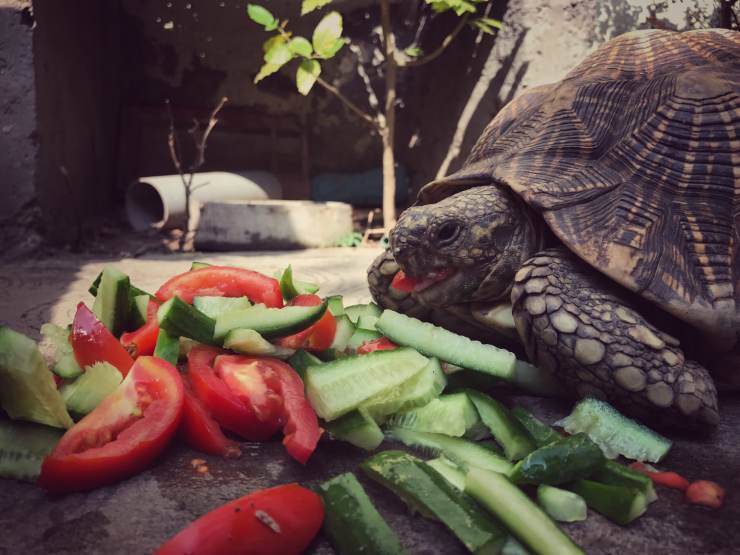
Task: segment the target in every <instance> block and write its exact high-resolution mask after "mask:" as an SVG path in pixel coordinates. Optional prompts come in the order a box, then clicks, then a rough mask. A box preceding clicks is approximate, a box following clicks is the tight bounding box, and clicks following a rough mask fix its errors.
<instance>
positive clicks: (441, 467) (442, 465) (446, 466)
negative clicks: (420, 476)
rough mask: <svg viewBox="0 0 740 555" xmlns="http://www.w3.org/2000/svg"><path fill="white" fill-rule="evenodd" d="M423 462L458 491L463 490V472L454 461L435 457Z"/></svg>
mask: <svg viewBox="0 0 740 555" xmlns="http://www.w3.org/2000/svg"><path fill="white" fill-rule="evenodd" d="M425 464H427V465H429V466H431V467H432V468H433V469H434V470H436V471H437V472H439V473H440V474H441V475H442V477H443V478H444V479H445V480H447V481H448V482H449V483H450V484H452V485H453V486H455V488H457V489H459V490H460V491H464V490H465V473H464V472H463V471H462V470H460V467H459V466H457V465H456V464H455V463H454V462H452V461H450V460H449V459H446V458H445V457H437V458H436V459H432V460H430V461H426V463H425Z"/></svg>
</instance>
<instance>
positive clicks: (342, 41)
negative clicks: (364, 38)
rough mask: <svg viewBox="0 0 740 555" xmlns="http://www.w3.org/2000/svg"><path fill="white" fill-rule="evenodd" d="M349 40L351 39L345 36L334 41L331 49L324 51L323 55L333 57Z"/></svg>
mask: <svg viewBox="0 0 740 555" xmlns="http://www.w3.org/2000/svg"><path fill="white" fill-rule="evenodd" d="M348 42H349V41H348V40H347V39H345V38H341V39H337V40H336V41H335V42H334V44H333V45H332V46H331V48H329V50H327V51H326V52H324V55H323V57H324V58H331V57H333V56H334V54H336V53H337V52H339V51H340V50H341V49H342V46H344V45H345V44H347V43H348Z"/></svg>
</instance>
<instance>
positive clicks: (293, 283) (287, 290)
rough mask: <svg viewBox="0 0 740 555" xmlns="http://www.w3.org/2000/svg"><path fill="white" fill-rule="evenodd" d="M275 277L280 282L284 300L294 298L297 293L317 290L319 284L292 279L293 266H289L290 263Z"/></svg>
mask: <svg viewBox="0 0 740 555" xmlns="http://www.w3.org/2000/svg"><path fill="white" fill-rule="evenodd" d="M276 277H277V279H278V281H279V282H280V291H281V292H282V294H283V298H284V299H285V300H286V301H289V300H291V299H294V298H295V297H297V296H298V295H306V294H308V295H311V294H313V293H316V292H317V291H318V290H319V286H318V285H316V284H315V283H308V282H304V281H298V280H297V279H293V268H291V267H290V265H288V267H287V268H285V270H283V271H282V272H280V275H279V276H276Z"/></svg>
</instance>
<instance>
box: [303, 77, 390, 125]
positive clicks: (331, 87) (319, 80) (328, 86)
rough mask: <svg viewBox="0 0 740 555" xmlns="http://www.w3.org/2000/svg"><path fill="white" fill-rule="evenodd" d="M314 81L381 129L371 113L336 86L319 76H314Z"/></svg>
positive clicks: (366, 120) (364, 119)
mask: <svg viewBox="0 0 740 555" xmlns="http://www.w3.org/2000/svg"><path fill="white" fill-rule="evenodd" d="M316 82H317V83H318V84H319V85H321V86H322V87H324V88H325V89H326V90H327V91H329V92H330V93H332V94H333V95H334V96H336V97H337V98H338V99H339V100H341V101H342V103H343V104H344V105H345V106H346V107H347V108H349V109H350V110H351V111H352V112H354V113H355V114H356V115H358V116H360V118H362V119H363V121H365V122H366V123H369V124H370V125H372V126H373V127H374V128H375V129H377V130H378V131H380V130H381V126H380V123H379V122H378V120H377V118H374V117H372V116H371V115H369V114H367V113H365V112H363V111H362V109H361V108H358V107H357V105H356V104H355V103H354V102H352V101H351V100H350V99H349V98H347V97H346V96H344V95H343V94H342V93H341V92H340V91H339V89H338V88H336V87H335V86H334V85H331V84H329V83H327V82H326V81H324V80H323V79H322V78H321V77H317V78H316Z"/></svg>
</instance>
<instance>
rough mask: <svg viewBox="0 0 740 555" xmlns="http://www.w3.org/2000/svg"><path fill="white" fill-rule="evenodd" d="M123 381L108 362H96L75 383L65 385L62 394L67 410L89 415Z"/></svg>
mask: <svg viewBox="0 0 740 555" xmlns="http://www.w3.org/2000/svg"><path fill="white" fill-rule="evenodd" d="M121 381H123V376H122V375H121V372H119V371H118V369H117V368H116V367H115V366H113V365H112V364H110V363H108V362H96V363H95V364H92V365H90V366H87V367H86V368H85V372H84V373H83V374H82V375H81V376H80V377H79V378H77V379H76V380H75V381H73V382H71V383H68V384H65V385H64V386H63V387H62V388H61V389H60V391H59V392H60V393H61V395H62V399H64V403H65V404H66V405H67V410H69V412H72V413H74V414H79V415H84V414H88V413H90V412H92V411H93V409H95V407H97V406H98V405H99V404H100V402H101V401H102V400H103V399H105V398H106V397H107V396H108V395H110V394H111V393H113V392H114V391H115V390H116V388H117V387H118V386H119V384H120V383H121Z"/></svg>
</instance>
